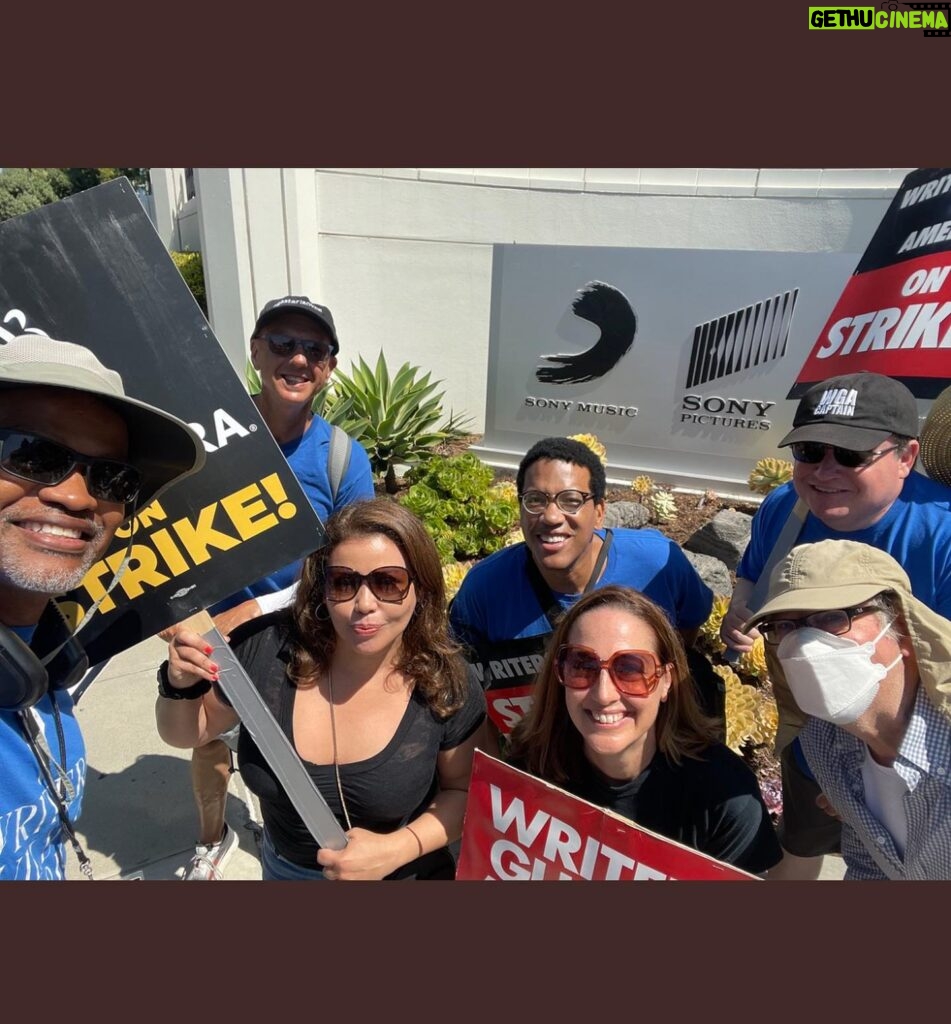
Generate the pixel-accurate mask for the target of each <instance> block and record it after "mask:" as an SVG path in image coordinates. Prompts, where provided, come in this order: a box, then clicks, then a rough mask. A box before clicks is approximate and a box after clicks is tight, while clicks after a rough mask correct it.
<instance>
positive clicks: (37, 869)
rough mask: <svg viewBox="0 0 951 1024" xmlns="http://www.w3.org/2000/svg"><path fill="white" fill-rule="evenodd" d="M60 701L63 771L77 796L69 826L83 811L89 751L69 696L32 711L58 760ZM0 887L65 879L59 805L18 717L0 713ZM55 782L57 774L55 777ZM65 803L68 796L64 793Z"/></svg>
mask: <svg viewBox="0 0 951 1024" xmlns="http://www.w3.org/2000/svg"><path fill="white" fill-rule="evenodd" d="M54 699H55V700H56V704H57V707H58V708H59V712H60V720H61V722H62V725H63V735H64V737H65V740H66V764H65V765H64V766H63V767H64V768H65V770H66V773H67V775H68V777H69V780H70V782H71V783H72V786H73V790H74V791H75V795H74V797H73V799H72V800H69V801H67V803H66V807H67V812H68V814H69V819H70V821H73V822H74V821H76V819H77V818H78V817H79V814H80V811H81V810H82V799H83V789H84V788H85V784H86V748H85V745H84V743H83V738H82V733H81V732H80V731H79V725H78V724H77V722H76V718H75V716H74V714H73V701H72V698H71V697H70V695H69V693H68V692H67V691H66V690H58V691H55V692H54V693H52V694H50V693H47V694H46V695H45V696H44V697H43V698H42V699H41V700H40V701H39V702H38V703H37V704H35V705H34V707H33V708H32V709H31V711H27V712H26V714H30V713H34V714H35V716H36V718H38V720H39V724H40V726H41V728H42V729H43V734H44V735H45V737H46V742H47V744H48V746H49V749H50V753H51V754H52V756H53V758H54V759H55V760H56V761H59V758H60V747H59V739H58V737H57V734H56V723H55V721H54V719H53V705H52V701H53V700H54ZM0 764H2V770H0V881H13V880H16V881H28V880H55V879H63V878H65V877H66V842H65V836H64V835H63V831H62V827H61V824H60V820H59V814H58V812H57V808H56V804H55V802H54V801H53V797H52V794H51V793H50V791H49V789H48V788H47V785H46V782H45V781H44V778H43V775H42V773H41V771H40V766H39V765H38V764H37V763H36V758H35V757H34V756H33V751H32V750H31V749H30V747H29V744H28V743H27V741H26V738H25V737H24V735H23V730H22V728H21V726H20V722H19V721H18V712H16V711H0ZM53 775H54V778H55V775H56V773H55V770H54V772H53ZM61 793H62V795H63V798H64V800H66V794H65V793H63V792H62V790H61Z"/></svg>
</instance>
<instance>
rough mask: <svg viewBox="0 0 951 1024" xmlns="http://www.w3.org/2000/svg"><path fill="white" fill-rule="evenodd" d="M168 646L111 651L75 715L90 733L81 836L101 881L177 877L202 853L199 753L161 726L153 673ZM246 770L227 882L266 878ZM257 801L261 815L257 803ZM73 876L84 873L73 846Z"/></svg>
mask: <svg viewBox="0 0 951 1024" xmlns="http://www.w3.org/2000/svg"><path fill="white" fill-rule="evenodd" d="M166 650H167V647H166V644H165V643H164V642H162V641H161V640H159V639H157V638H155V637H153V638H151V639H149V640H146V641H144V642H143V643H141V644H139V645H137V646H136V647H133V648H130V649H129V650H128V651H124V652H123V653H122V654H120V655H117V656H116V657H115V658H113V659H112V660H111V661H110V662H109V663H108V664H107V665H106V667H105V668H104V669H103V670H102V672H101V673H100V674H99V675H98V676H97V677H96V678H95V679H94V680H93V682H92V683H91V684H90V685H89V688H88V689H87V690H86V691H85V692H84V693H82V695H81V696H80V698H79V702H78V703H77V705H76V718H77V720H78V721H79V724H80V727H81V728H82V730H83V734H84V736H85V738H86V757H87V759H88V772H87V777H86V795H85V797H84V800H83V813H82V816H81V817H80V819H79V822H78V827H77V829H76V834H77V836H78V837H79V840H80V842H81V843H82V845H83V848H84V849H85V851H86V853H87V855H88V856H89V859H90V861H91V862H92V870H93V877H94V878H96V879H127V878H132V877H142V878H144V879H147V880H153V879H176V878H177V877H179V876H178V875H176V872H179V873H180V872H181V870H182V869H183V868H184V867H185V866H186V865H187V864H188V862H189V860H190V859H191V857H192V854H193V853H194V852H195V841H196V838H197V832H198V812H197V811H196V809H195V804H194V799H193V797H192V789H191V779H190V774H189V764H190V760H191V751H189V750H178V749H176V748H174V747H170V746H168V745H167V744H166V743H165V742H164V741H163V740H162V739H161V738H160V737H159V735H158V732H157V730H156V728H155V711H154V708H155V700H156V696H157V690H156V681H155V670H156V669H157V668H158V666H159V664H160V663H161V662H162V661H163V660H164V658H165V652H166ZM244 793H245V790H244V786H243V784H242V782H241V780H240V777H239V776H235V777H234V778H233V779H232V780H231V785H230V787H229V789H228V805H227V810H226V817H227V820H228V823H229V824H230V825H231V826H232V828H234V830H235V831H236V832H237V833H238V837H239V840H240V846H239V848H238V849H237V850H235V852H234V853H233V854H232V855H231V858H230V859H229V860H228V862H227V864H226V866H225V869H224V877H225V878H226V879H227V880H232V879H235V880H245V881H248V880H260V878H261V864H260V861H259V860H258V854H257V841H256V839H255V835H254V832H253V831H252V830H251V829H250V828H248V824H249V822H250V820H251V814H250V812H249V808H248V806H247V804H246V803H245V802H244V800H243V799H242V797H243V794H244ZM252 808H253V810H254V816H255V819H256V820H257V821H259V820H260V815H259V812H258V808H257V803H256V801H254V800H253V798H252ZM66 857H67V877H68V878H70V879H80V878H82V877H83V876H82V874H81V873H80V871H79V864H78V861H77V860H76V856H75V854H74V853H73V851H72V850H71V849H69V848H67V854H66Z"/></svg>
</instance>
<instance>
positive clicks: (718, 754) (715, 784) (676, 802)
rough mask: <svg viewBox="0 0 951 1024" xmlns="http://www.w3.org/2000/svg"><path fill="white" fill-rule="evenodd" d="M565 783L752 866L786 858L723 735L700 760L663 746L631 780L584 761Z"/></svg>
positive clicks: (682, 839)
mask: <svg viewBox="0 0 951 1024" xmlns="http://www.w3.org/2000/svg"><path fill="white" fill-rule="evenodd" d="M519 767H520V766H519ZM559 785H560V786H561V788H562V789H565V790H567V791H568V792H569V793H573V794H574V795H575V796H578V797H581V798H582V799H583V800H587V801H588V802H589V803H592V804H596V805H597V806H598V807H603V808H605V809H606V810H610V811H613V812H614V813H615V814H620V815H621V816H622V817H624V818H627V819H628V821H633V822H634V823H635V824H637V825H640V826H642V827H643V828H646V829H650V831H651V832H656V833H658V834H659V835H662V836H666V837H667V838H668V839H674V840H676V841H677V842H678V843H683V845H684V846H690V847H693V849H695V850H699V851H700V852H701V853H705V854H707V855H708V856H710V857H715V858H716V859H717V860H720V861H723V862H724V863H726V864H732V865H734V867H738V868H742V869H743V870H744V871H749V872H750V873H751V874H761V873H762V872H764V871H767V870H768V869H769V868H771V867H773V866H774V865H775V864H778V863H779V861H780V860H781V859H782V850H781V848H780V846H779V841H778V840H777V838H776V832H775V829H774V827H773V823H772V821H771V820H770V817H769V811H768V810H767V809H766V805H765V803H764V802H763V797H762V794H761V793H760V789H759V783H758V782H757V781H756V776H755V775H754V774H753V772H752V771H751V770H750V768H749V767H748V766H747V764H746V763H745V762H744V761H743V759H742V758H741V757H740V756H739V755H737V754H734V753H733V751H732V750H730V749H729V747H727V746H724V745H723V744H722V743H714V744H712V745H711V746H709V747H708V748H707V749H706V750H705V751H704V753H703V758H702V760H697V759H696V758H692V757H684V758H683V759H682V760H681V763H680V764H679V765H675V764H673V763H672V762H671V761H669V760H668V759H667V757H666V756H665V755H664V754H662V753H661V752H660V751H658V752H657V753H656V754H655V755H654V757H653V759H652V761H651V763H650V764H649V765H648V766H647V768H645V769H644V771H643V772H641V774H640V775H638V776H637V778H635V779H632V780H630V781H629V782H613V781H611V780H609V779H606V778H605V777H604V776H603V775H601V774H600V773H599V772H598V771H596V770H595V768H594V767H593V766H592V765H591V764H589V763H588V762H587V761H585V762H584V768H583V770H582V775H581V777H580V778H577V779H571V780H569V781H568V782H562V783H559Z"/></svg>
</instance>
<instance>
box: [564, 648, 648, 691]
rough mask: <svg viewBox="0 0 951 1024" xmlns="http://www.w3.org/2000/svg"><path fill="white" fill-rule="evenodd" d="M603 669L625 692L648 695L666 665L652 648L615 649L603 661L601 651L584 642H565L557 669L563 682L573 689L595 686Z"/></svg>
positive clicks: (619, 688)
mask: <svg viewBox="0 0 951 1024" xmlns="http://www.w3.org/2000/svg"><path fill="white" fill-rule="evenodd" d="M603 668H606V669H607V670H608V675H609V676H610V677H611V679H612V680H613V682H614V685H615V686H616V687H617V688H618V690H619V691H620V692H621V693H624V694H627V696H629V697H647V696H648V695H649V694H651V693H653V692H654V690H655V689H656V688H657V684H658V683H659V682H660V677H661V676H662V675H663V668H664V666H663V665H661V664H660V663H659V661H658V659H657V655H655V654H653V653H652V652H651V651H615V652H614V654H612V655H611V657H610V658H606V659H604V660H602V659H601V658H600V657H599V656H598V653H597V651H593V650H591V648H590V647H584V646H583V645H581V644H562V645H561V647H559V648H558V654H557V656H556V659H555V671H556V673H557V675H558V680H559V682H560V683H561V684H562V685H563V686H567V687H568V688H569V689H571V690H587V689H588V688H589V687H592V686H594V685H595V683H597V681H598V677H599V676H600V675H601V669H603Z"/></svg>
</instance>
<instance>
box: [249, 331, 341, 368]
mask: <svg viewBox="0 0 951 1024" xmlns="http://www.w3.org/2000/svg"><path fill="white" fill-rule="evenodd" d="M260 337H261V338H263V339H264V340H265V341H266V342H267V347H268V348H269V349H270V350H271V351H272V352H273V353H274V355H276V356H280V357H281V358H282V359H286V358H287V357H288V356H292V355H293V354H294V353H295V352H296V351H297V350H298V349H300V350H301V351H302V352H303V353H304V356H305V358H306V359H307V361H308V362H309V363H326V362H327V360H328V359H329V358H330V356H331V350H330V347H329V346H328V345H327V344H325V343H324V342H322V341H313V340H311V339H310V338H295V337H293V336H292V335H290V334H272V333H268V334H262V335H260Z"/></svg>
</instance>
